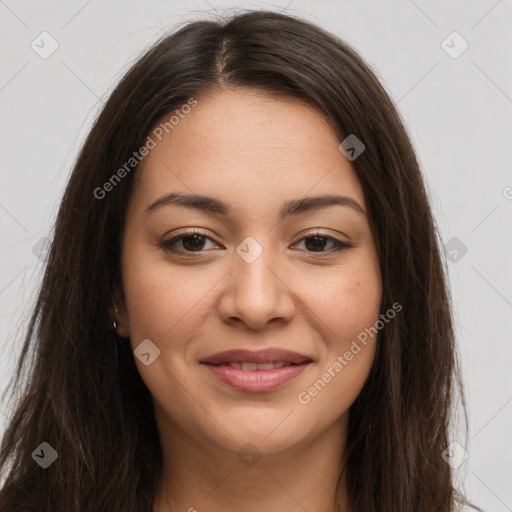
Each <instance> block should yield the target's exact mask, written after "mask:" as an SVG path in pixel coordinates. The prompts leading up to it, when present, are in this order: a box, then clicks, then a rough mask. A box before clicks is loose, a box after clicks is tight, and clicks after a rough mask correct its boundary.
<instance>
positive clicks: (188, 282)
mask: <svg viewBox="0 0 512 512" xmlns="http://www.w3.org/2000/svg"><path fill="white" fill-rule="evenodd" d="M139 263H142V260H140V261H139ZM215 282H216V279H213V278H212V276H211V275H210V274H208V273H199V272H194V271H191V270H190V269H186V268H185V269H180V268H179V267H177V266H172V265H170V264H169V262H165V261H163V260H160V261H146V264H137V262H136V261H133V262H132V264H131V265H129V266H128V267H127V269H126V273H125V294H126V299H127V304H128V309H129V317H130V335H131V337H132V339H136V340H139V339H144V338H150V339H154V340H158V341H162V342H163V341H164V340H166V339H170V338H172V339H178V340H179V339H187V338H188V334H192V333H193V331H194V330H195V329H196V328H197V327H199V326H200V324H201V321H202V320H203V319H204V318H203V313H204V315H206V314H207V312H206V311H205V310H204V307H202V305H203V304H204V303H205V302H207V301H205V299H206V298H207V296H208V292H209V291H211V290H212V288H214V286H215ZM189 331H190V332H189ZM187 333H188V334H187Z"/></svg>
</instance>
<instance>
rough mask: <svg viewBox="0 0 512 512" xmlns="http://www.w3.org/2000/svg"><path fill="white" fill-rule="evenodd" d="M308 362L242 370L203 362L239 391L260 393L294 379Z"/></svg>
mask: <svg viewBox="0 0 512 512" xmlns="http://www.w3.org/2000/svg"><path fill="white" fill-rule="evenodd" d="M309 364H310V363H302V364H296V365H293V366H283V367H282V368H279V369H274V370H253V371H244V370H237V369H236V368H231V367H229V366H214V365H212V364H207V363H203V366H205V367H206V368H207V369H208V370H209V371H210V372H212V374H213V375H214V376H215V377H217V378H218V379H219V380H220V381H222V382H224V383H225V384H228V385H229V386H231V387H233V388H235V389H238V390H239V391H247V392H249V393H260V392H262V391H272V390H274V389H277V388H279V387H281V386H283V385H284V384H286V383H288V382H290V381H292V380H294V379H296V378H297V377H298V376H299V375H300V374H301V373H302V372H303V371H304V370H305V369H306V368H307V366H308V365H309Z"/></svg>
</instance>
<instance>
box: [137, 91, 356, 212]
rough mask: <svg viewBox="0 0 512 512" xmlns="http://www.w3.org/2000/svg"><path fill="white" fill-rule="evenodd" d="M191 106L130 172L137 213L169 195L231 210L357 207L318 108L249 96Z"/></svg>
mask: <svg viewBox="0 0 512 512" xmlns="http://www.w3.org/2000/svg"><path fill="white" fill-rule="evenodd" d="M196 101H197V104H196V105H195V106H194V107H193V108H191V109H186V112H187V113H186V114H185V113H184V112H185V110H183V111H182V112H181V115H180V116H179V117H178V116H176V117H175V118H174V124H173V125H172V128H169V126H168V127H167V130H166V131H165V130H164V131H163V133H162V134H161V135H160V138H161V140H158V138H156V137H155V136H154V135H153V136H152V138H153V139H154V141H155V142H156V145H155V147H154V148H153V149H151V150H150V151H149V153H148V154H147V155H146V157H145V158H144V160H143V161H142V162H141V165H140V166H139V168H138V169H137V173H138V174H139V176H138V179H137V182H138V185H137V188H138V193H137V192H136V196H138V198H139V200H140V202H141V207H142V203H145V204H146V205H147V204H149V202H151V201H152V200H154V199H155V197H156V196H157V195H161V194H163V193H165V192H169V191H173V190H179V191H183V192H187V193H190V192H193V193H198V194H205V195H216V196H223V197H225V198H226V199H227V200H228V201H229V202H230V203H232V204H236V203H237V199H238V202H240V201H242V202H244V203H245V204H247V202H248V201H249V202H251V201H254V202H255V203H257V202H259V201H260V200H261V199H263V197H264V198H265V199H266V200H271V199H272V198H275V200H276V202H277V203H281V202H282V200H283V198H285V197H288V196H290V197H293V198H296V197H301V196H304V195H311V194H313V195H314V194H321V193H332V192H338V193H343V194H345V195H350V196H352V197H353V198H354V199H356V200H357V201H358V202H359V203H360V204H361V205H362V206H363V207H364V195H363V191H362V189H361V185H360V183H359V180H358V178H357V175H356V173H355V171H354V169H353V167H352V165H351V164H350V162H349V161H348V160H347V159H346V157H345V156H344V155H343V154H342V153H341V152H340V151H339V149H338V146H339V144H340V142H341V141H340V140H339V137H338V136H337V134H336V131H335V129H334V128H333V126H332V125H331V124H330V122H329V119H328V118H327V116H326V115H325V114H324V113H322V112H321V111H320V110H319V109H316V108H315V107H314V106H311V105H309V104H307V103H305V102H303V101H300V100H296V99H293V98H279V99H278V98H275V97H271V96H268V95H266V94H265V93H264V92H261V91H255V90H248V89H229V90H225V91H222V92H216V93H214V94H211V95H208V96H204V97H198V98H196ZM177 108H178V110H179V107H177ZM169 118H170V114H168V115H166V116H164V117H163V118H162V121H161V123H162V122H165V121H167V120H168V119H169ZM161 123H159V124H158V125H157V126H162V125H161ZM160 131H161V132H162V130H160ZM153 132H154V129H153V131H152V133H153ZM167 132H168V133H167ZM150 135H151V134H150ZM277 203H276V204H277Z"/></svg>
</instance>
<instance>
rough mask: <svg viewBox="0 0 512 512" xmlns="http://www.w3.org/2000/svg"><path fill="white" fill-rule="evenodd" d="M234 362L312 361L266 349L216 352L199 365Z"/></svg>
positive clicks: (290, 353)
mask: <svg viewBox="0 0 512 512" xmlns="http://www.w3.org/2000/svg"><path fill="white" fill-rule="evenodd" d="M234 361H247V362H250V363H274V362H275V361H285V362H287V363H293V364H299V363H302V362H304V361H309V362H311V361H312V360H311V358H310V357H308V356H306V355H304V354H299V353H298V352H292V351H291V350H284V349H281V348H266V349H263V350H246V349H235V350H226V351H224V352H218V353H216V354H213V355H211V356H208V357H207V358H206V359H204V360H202V361H201V363H208V364H221V363H231V362H234Z"/></svg>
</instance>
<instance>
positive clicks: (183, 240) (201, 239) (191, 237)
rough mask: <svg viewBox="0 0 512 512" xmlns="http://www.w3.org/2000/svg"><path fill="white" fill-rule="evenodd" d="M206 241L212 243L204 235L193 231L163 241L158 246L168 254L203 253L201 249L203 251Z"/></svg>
mask: <svg viewBox="0 0 512 512" xmlns="http://www.w3.org/2000/svg"><path fill="white" fill-rule="evenodd" d="M206 240H210V241H212V242H213V241H214V240H213V239H212V238H210V237H209V236H207V235H205V234H204V233H201V232H200V231H196V230H193V231H188V232H186V233H182V234H181V235H178V236H175V237H174V238H171V239H170V240H164V241H163V242H162V243H161V244H160V246H161V247H162V248H163V249H164V250H166V251H170V252H185V253H187V252H203V251H202V249H204V245H205V241H206ZM180 245H181V247H180ZM183 248H184V250H183Z"/></svg>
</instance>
